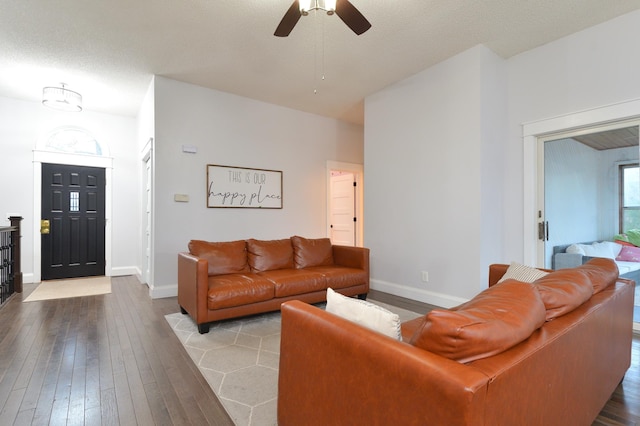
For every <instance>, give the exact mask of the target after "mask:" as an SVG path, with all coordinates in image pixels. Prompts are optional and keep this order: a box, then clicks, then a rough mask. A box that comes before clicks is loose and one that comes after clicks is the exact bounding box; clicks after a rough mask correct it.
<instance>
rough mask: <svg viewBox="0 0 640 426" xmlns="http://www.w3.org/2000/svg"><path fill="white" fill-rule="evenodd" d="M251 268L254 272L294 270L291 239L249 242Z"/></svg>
mask: <svg viewBox="0 0 640 426" xmlns="http://www.w3.org/2000/svg"><path fill="white" fill-rule="evenodd" d="M247 251H248V252H249V256H248V258H249V267H250V268H251V270H252V271H253V272H264V271H273V270H275V269H290V268H291V269H293V247H292V245H291V239H289V238H287V239H285V240H270V241H263V240H254V239H250V240H247Z"/></svg>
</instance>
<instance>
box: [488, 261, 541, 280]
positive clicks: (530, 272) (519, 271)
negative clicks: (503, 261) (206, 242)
mask: <svg viewBox="0 0 640 426" xmlns="http://www.w3.org/2000/svg"><path fill="white" fill-rule="evenodd" d="M547 274H548V272H546V271H541V270H540V269H537V268H532V267H531V266H526V265H522V264H520V263H517V262H511V264H510V265H509V267H508V268H507V272H505V273H504V275H503V276H502V278H500V281H498V282H499V283H500V282H502V281H504V280H508V279H512V280H516V281H522V282H523V283H532V282H534V281H535V280H537V279H538V278H542V277H544V276H545V275H547Z"/></svg>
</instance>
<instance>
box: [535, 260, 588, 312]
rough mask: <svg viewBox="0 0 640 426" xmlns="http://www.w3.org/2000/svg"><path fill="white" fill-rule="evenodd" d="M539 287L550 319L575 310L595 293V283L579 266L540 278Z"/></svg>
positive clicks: (537, 286) (537, 283) (536, 284)
mask: <svg viewBox="0 0 640 426" xmlns="http://www.w3.org/2000/svg"><path fill="white" fill-rule="evenodd" d="M533 285H534V286H535V288H537V289H538V292H539V293H540V296H541V298H542V302H543V303H544V306H545V308H546V310H547V312H546V320H547V321H550V320H552V319H554V318H557V317H559V316H561V315H564V314H567V313H569V312H571V311H573V310H574V309H575V308H577V307H578V306H580V305H582V304H583V303H584V302H586V301H587V300H589V298H590V297H591V296H592V295H593V285H592V284H591V280H590V279H589V276H588V275H587V273H585V272H583V271H581V270H580V269H579V268H571V269H560V270H558V271H554V272H552V273H550V274H548V275H546V276H544V277H542V278H540V279H538V280H536V281H535V282H534V283H533Z"/></svg>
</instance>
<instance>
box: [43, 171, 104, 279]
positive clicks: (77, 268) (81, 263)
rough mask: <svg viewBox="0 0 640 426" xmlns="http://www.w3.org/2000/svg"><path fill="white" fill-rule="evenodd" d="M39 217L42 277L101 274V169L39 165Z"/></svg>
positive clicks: (102, 220)
mask: <svg viewBox="0 0 640 426" xmlns="http://www.w3.org/2000/svg"><path fill="white" fill-rule="evenodd" d="M41 218H42V222H41V227H40V228H41V229H40V232H41V234H42V279H43V280H51V279H57V278H76V277H87V276H95V275H104V264H105V259H104V252H105V250H104V227H105V169H102V168H96V167H82V166H70V165H62V164H42V216H41ZM47 221H48V222H47Z"/></svg>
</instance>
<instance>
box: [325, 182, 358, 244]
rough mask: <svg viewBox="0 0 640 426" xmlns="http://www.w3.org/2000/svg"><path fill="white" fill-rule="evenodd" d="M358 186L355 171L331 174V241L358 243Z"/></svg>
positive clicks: (335, 242) (336, 242)
mask: <svg viewBox="0 0 640 426" xmlns="http://www.w3.org/2000/svg"><path fill="white" fill-rule="evenodd" d="M355 193H356V187H355V176H354V174H353V173H348V172H340V173H335V174H334V175H332V176H331V201H330V202H331V207H330V209H331V243H332V244H336V245H344V246H355V244H356V212H355V205H356V197H355Z"/></svg>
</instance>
